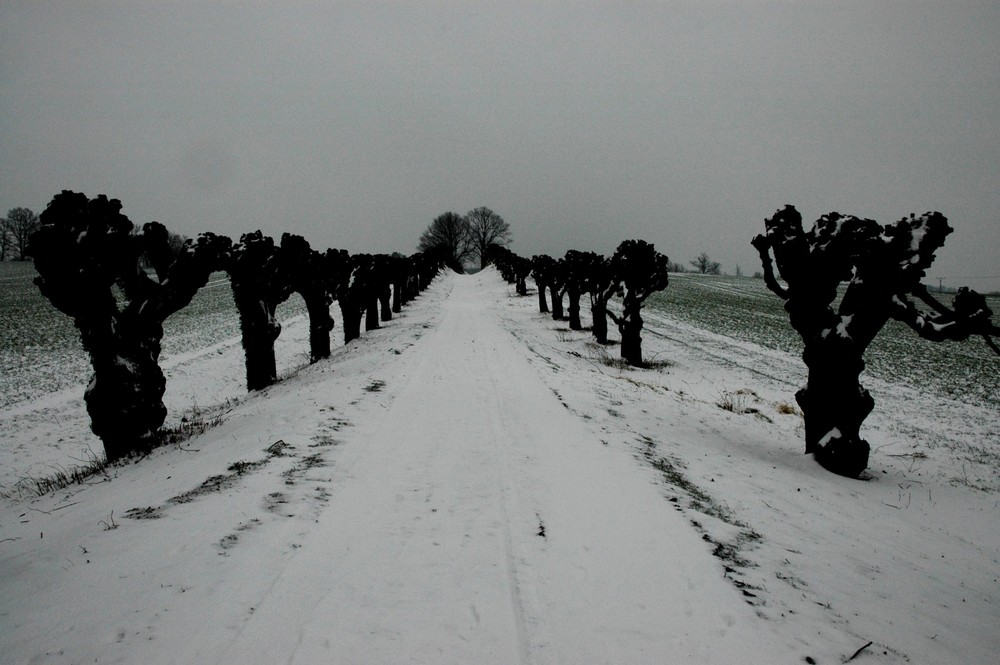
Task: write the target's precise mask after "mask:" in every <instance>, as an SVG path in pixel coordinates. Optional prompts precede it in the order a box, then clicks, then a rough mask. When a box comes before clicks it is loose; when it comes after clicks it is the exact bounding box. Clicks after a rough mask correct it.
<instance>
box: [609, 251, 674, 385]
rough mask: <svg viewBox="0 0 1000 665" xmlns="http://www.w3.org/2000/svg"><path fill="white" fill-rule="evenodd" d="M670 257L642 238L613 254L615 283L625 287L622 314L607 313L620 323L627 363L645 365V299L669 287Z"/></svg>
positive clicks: (612, 264) (624, 355)
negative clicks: (643, 356) (643, 357)
mask: <svg viewBox="0 0 1000 665" xmlns="http://www.w3.org/2000/svg"><path fill="white" fill-rule="evenodd" d="M667 263H668V260H667V257H666V256H664V255H663V254H660V253H659V252H657V251H656V249H655V247H654V246H653V245H651V244H649V243H647V242H645V241H643V240H626V241H625V242H623V243H622V244H620V245H618V249H616V250H615V253H614V256H612V257H611V273H612V275H613V278H614V280H615V282H616V284H619V285H621V286H622V287H624V289H625V291H624V293H625V295H624V296H623V297H622V313H621V316H617V315H616V314H614V313H613V312H611V311H610V310H608V316H610V317H611V319H612V320H613V321H614V322H615V323H616V324H617V325H618V332H620V333H621V336H622V346H621V356H622V359H624V360H625V361H626V362H628V364H630V365H632V366H634V367H639V366H641V365H642V316H641V315H640V312H641V310H642V306H643V304H644V303H645V301H646V298H648V297H649V296H651V295H652V294H653V293H655V292H657V291H662V290H663V289H665V288H667V284H668V279H667Z"/></svg>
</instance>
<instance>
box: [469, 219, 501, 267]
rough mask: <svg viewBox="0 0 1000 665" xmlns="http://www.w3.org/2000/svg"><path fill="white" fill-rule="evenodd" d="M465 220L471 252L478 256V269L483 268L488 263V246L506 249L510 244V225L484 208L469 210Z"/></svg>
mask: <svg viewBox="0 0 1000 665" xmlns="http://www.w3.org/2000/svg"><path fill="white" fill-rule="evenodd" d="M465 219H466V223H467V224H468V229H469V244H470V245H471V247H472V252H473V253H474V254H477V255H478V256H479V267H480V269H482V268H485V267H486V266H487V263H488V261H489V256H488V255H487V251H488V250H489V248H490V245H498V246H500V247H506V246H507V245H509V244H510V225H509V224H508V223H507V222H505V221H504V219H503V217H501V216H500V215H498V214H496V213H495V212H493V211H492V210H490V209H489V208H487V207H485V206H483V207H479V208H476V209H475V210H470V211H469V213H468V214H467V215H466V216H465Z"/></svg>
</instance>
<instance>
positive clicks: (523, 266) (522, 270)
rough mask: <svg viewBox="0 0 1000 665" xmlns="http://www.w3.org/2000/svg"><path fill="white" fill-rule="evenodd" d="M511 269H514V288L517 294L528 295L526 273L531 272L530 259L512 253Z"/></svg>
mask: <svg viewBox="0 0 1000 665" xmlns="http://www.w3.org/2000/svg"><path fill="white" fill-rule="evenodd" d="M511 262H512V264H513V265H512V268H511V269H512V270H513V271H514V289H515V290H516V291H517V293H518V295H522V296H526V295H528V275H530V274H531V259H526V258H524V257H523V256H518V255H517V254H514V255H513V258H512V261H511Z"/></svg>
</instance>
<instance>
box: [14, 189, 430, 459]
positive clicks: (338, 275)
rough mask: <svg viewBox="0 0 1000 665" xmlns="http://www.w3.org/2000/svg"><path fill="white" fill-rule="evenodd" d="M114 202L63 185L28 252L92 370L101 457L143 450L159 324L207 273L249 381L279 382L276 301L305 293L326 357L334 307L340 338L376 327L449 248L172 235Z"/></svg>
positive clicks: (159, 409)
mask: <svg viewBox="0 0 1000 665" xmlns="http://www.w3.org/2000/svg"><path fill="white" fill-rule="evenodd" d="M121 209H122V205H121V202H120V201H118V200H116V199H108V198H107V197H106V196H104V195H101V196H98V197H97V198H94V199H88V198H87V196H86V195H85V194H82V193H76V192H71V191H63V192H62V193H61V194H58V195H56V196H55V197H54V198H53V199H52V201H51V202H50V203H49V205H48V207H47V208H46V209H45V211H44V212H43V213H42V214H41V215H40V216H39V220H38V221H39V223H38V226H37V229H36V230H35V231H34V232H33V233H32V234H31V235H30V238H29V241H28V243H27V247H26V255H27V256H29V257H30V258H32V259H33V260H34V265H35V268H36V270H37V272H38V276H37V277H36V278H35V280H34V282H35V284H36V285H37V286H38V288H39V290H40V291H41V293H42V294H43V295H44V296H45V297H46V298H47V299H48V300H49V301H50V302H51V303H52V304H53V305H54V306H55V307H56V308H57V309H58V310H59V311H61V312H63V313H65V314H67V315H68V316H70V317H71V318H72V319H73V322H74V324H75V326H76V328H77V329H78V330H79V332H80V340H81V342H82V343H83V347H84V349H85V350H86V351H87V353H88V354H89V355H90V359H91V364H92V367H93V370H94V374H93V378H92V379H91V381H90V383H89V385H88V386H87V388H86V390H85V393H84V399H85V402H86V404H87V412H88V414H89V415H90V419H91V429H92V430H93V431H94V434H96V435H97V436H98V437H99V438H100V439H101V441H102V442H103V444H104V449H105V453H106V456H107V459H108V460H109V461H112V460H115V459H119V458H121V457H125V456H127V455H129V454H131V453H134V452H137V451H142V450H146V449H148V448H150V447H152V445H153V444H154V443H155V437H156V433H157V431H158V430H159V428H160V427H161V426H162V424H163V422H164V420H165V418H166V407H165V406H164V404H163V394H164V391H165V389H166V379H165V378H164V375H163V372H162V370H161V369H160V366H159V357H160V349H161V340H162V338H163V322H164V321H165V320H166V319H167V317H168V316H170V315H171V314H173V313H175V312H177V311H178V310H180V309H182V308H184V307H185V306H187V305H188V304H189V303H190V302H191V300H192V298H193V297H194V295H195V293H196V292H197V291H198V289H200V288H201V287H203V286H204V285H205V284H206V283H207V281H208V279H209V276H210V275H211V274H212V273H213V272H217V271H225V272H226V273H228V275H229V278H230V283H231V286H232V293H233V301H234V303H235V305H236V309H237V312H238V315H239V319H240V329H241V333H242V342H243V349H244V355H245V361H246V380H247V389H248V390H251V391H253V390H260V389H262V388H265V387H267V386H269V385H271V384H273V383H274V382H275V381H276V380H277V370H276V364H275V356H274V342H275V340H276V339H277V338H278V335H279V334H280V332H281V325H280V324H279V323H278V321H277V319H276V318H275V311H276V309H277V307H278V305H279V304H281V303H282V302H284V301H285V300H286V299H288V298H289V297H290V296H291V295H292V294H293V293H298V294H300V295H301V297H302V299H303V301H304V302H305V305H306V310H307V313H308V317H309V343H310V357H311V360H312V361H313V362H316V361H317V360H320V359H322V358H326V357H329V356H330V334H331V331H332V329H333V327H334V323H333V319H332V318H331V316H330V306H331V305H332V303H333V301H334V300H336V301H337V303H338V305H339V307H340V311H341V321H342V325H343V336H344V343H345V344H347V343H350V342H351V341H352V340H354V339H357V338H358V337H359V336H360V335H361V326H362V320H364V325H365V330H372V329H375V328H378V327H379V322H380V321H387V320H389V319H391V318H392V315H393V313H398V312H399V311H400V310H401V307H402V306H403V305H405V304H406V303H408V302H410V301H411V300H413V299H414V298H415V297H416V296H417V295H418V294H419V293H420V292H421V291H423V290H424V289H425V288H427V286H428V285H429V284H430V282H431V280H432V279H433V278H434V276H435V275H436V274H437V272H438V270H439V269H440V268H441V267H442V266H443V265H445V263H446V260H447V258H448V257H447V256H446V255H445V254H444V253H443V252H442V251H441V250H440V249H433V248H432V249H430V250H428V251H425V252H417V253H415V254H413V255H412V256H402V255H398V254H397V255H391V256H389V255H383V254H375V255H372V254H353V255H352V254H349V253H348V252H347V251H346V250H342V249H341V250H337V249H327V250H326V251H324V252H319V251H317V250H314V249H312V248H311V247H310V246H309V243H308V242H307V241H306V240H305V239H304V238H302V237H301V236H297V235H292V234H289V233H284V234H282V236H281V238H280V240H279V241H278V242H275V241H274V239H273V238H270V237H267V236H265V235H263V234H262V233H261V232H260V231H255V232H252V233H246V234H244V235H242V236H241V237H240V239H239V242H233V241H232V240H231V239H230V238H228V237H226V236H221V235H216V234H214V233H211V232H206V233H202V234H200V235H198V236H197V237H196V238H193V239H192V238H189V239H184V240H182V241H180V242H178V236H176V235H175V234H171V233H170V232H169V231H167V229H166V227H164V226H163V225H162V224H160V223H158V222H150V223H147V224H144V225H143V226H142V227H137V226H136V225H135V224H133V223H132V221H131V220H129V218H128V217H127V216H125V215H124V214H122V212H121Z"/></svg>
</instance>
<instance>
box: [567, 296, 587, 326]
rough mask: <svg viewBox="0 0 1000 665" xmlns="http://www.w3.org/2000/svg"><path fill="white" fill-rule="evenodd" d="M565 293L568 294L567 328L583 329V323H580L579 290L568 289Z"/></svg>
mask: <svg viewBox="0 0 1000 665" xmlns="http://www.w3.org/2000/svg"><path fill="white" fill-rule="evenodd" d="M567 293H568V295H569V307H568V311H569V329H570V330H583V324H582V323H580V292H579V291H577V290H576V289H568V290H567Z"/></svg>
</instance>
